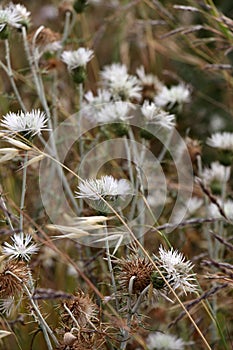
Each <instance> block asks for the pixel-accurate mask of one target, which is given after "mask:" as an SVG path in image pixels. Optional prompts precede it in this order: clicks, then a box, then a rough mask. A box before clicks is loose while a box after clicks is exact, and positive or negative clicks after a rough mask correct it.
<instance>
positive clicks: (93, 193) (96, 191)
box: [75, 175, 131, 201]
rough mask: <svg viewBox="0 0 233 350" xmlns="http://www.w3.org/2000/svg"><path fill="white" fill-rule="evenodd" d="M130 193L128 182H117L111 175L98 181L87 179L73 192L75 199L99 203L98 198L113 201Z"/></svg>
mask: <svg viewBox="0 0 233 350" xmlns="http://www.w3.org/2000/svg"><path fill="white" fill-rule="evenodd" d="M130 193H131V186H130V183H129V181H128V180H125V179H120V180H117V179H115V178H114V177H113V176H111V175H105V176H102V177H101V178H100V179H88V180H85V181H84V182H82V183H81V184H80V185H79V186H78V191H76V192H75V194H76V198H87V199H90V200H93V201H99V200H100V197H103V198H105V199H108V198H109V199H111V200H114V199H116V198H117V197H121V198H124V197H125V196H126V195H128V194H130Z"/></svg>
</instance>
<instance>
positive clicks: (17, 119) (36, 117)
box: [0, 109, 47, 137]
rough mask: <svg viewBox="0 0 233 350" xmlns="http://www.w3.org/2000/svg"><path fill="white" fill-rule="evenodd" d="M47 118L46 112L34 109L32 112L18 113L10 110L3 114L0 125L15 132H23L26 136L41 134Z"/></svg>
mask: <svg viewBox="0 0 233 350" xmlns="http://www.w3.org/2000/svg"><path fill="white" fill-rule="evenodd" d="M46 123H47V118H46V115H45V113H44V112H41V111H40V110H39V109H33V110H32V111H31V112H26V113H24V112H23V111H20V112H18V113H13V112H9V113H7V114H6V115H5V116H3V120H2V122H1V124H0V125H2V126H4V127H5V128H7V129H9V130H10V131H12V132H13V133H23V135H24V136H25V137H27V136H29V137H32V136H35V135H36V134H40V133H41V131H42V130H43V129H45V128H46Z"/></svg>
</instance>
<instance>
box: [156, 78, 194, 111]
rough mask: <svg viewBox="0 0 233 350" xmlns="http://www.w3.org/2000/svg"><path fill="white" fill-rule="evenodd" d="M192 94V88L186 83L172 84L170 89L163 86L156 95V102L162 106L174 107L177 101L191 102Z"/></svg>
mask: <svg viewBox="0 0 233 350" xmlns="http://www.w3.org/2000/svg"><path fill="white" fill-rule="evenodd" d="M190 95H191V92H190V89H189V88H188V87H187V86H186V85H184V84H179V85H176V86H172V87H171V88H170V89H169V88H167V87H166V86H163V87H162V89H161V90H160V91H159V93H158V94H157V95H156V96H155V103H156V104H157V105H158V106H160V107H168V108H172V107H173V106H174V105H175V104H176V103H177V104H178V105H182V104H184V103H187V102H189V101H190Z"/></svg>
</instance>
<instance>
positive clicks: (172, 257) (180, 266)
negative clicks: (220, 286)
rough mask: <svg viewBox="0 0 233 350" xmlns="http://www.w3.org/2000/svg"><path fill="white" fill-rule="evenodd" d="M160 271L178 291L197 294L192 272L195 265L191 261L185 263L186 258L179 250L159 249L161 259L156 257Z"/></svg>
mask: <svg viewBox="0 0 233 350" xmlns="http://www.w3.org/2000/svg"><path fill="white" fill-rule="evenodd" d="M155 260H156V261H157V263H158V264H159V269H160V271H161V272H162V274H163V276H164V277H165V278H166V280H167V282H168V283H169V284H170V286H171V287H172V288H173V289H174V290H176V289H178V288H179V289H181V291H182V292H183V293H184V294H187V292H190V293H192V292H195V291H196V287H197V286H196V284H195V274H194V273H192V272H191V270H192V268H193V265H192V263H191V261H189V260H187V261H185V257H184V256H183V254H182V253H179V252H178V251H177V250H173V249H170V250H165V249H164V248H163V247H162V246H160V248H159V257H156V256H155Z"/></svg>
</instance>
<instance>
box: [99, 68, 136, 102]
mask: <svg viewBox="0 0 233 350" xmlns="http://www.w3.org/2000/svg"><path fill="white" fill-rule="evenodd" d="M101 77H102V80H103V85H104V87H106V88H108V89H109V90H110V92H111V94H112V96H113V98H114V99H115V100H123V101H128V100H130V99H136V100H140V99H141V89H142V88H141V85H140V82H139V80H138V79H137V77H135V76H133V75H129V74H128V73H127V68H126V66H125V65H123V64H119V63H113V64H112V65H110V66H105V67H104V69H103V71H102V72H101Z"/></svg>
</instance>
